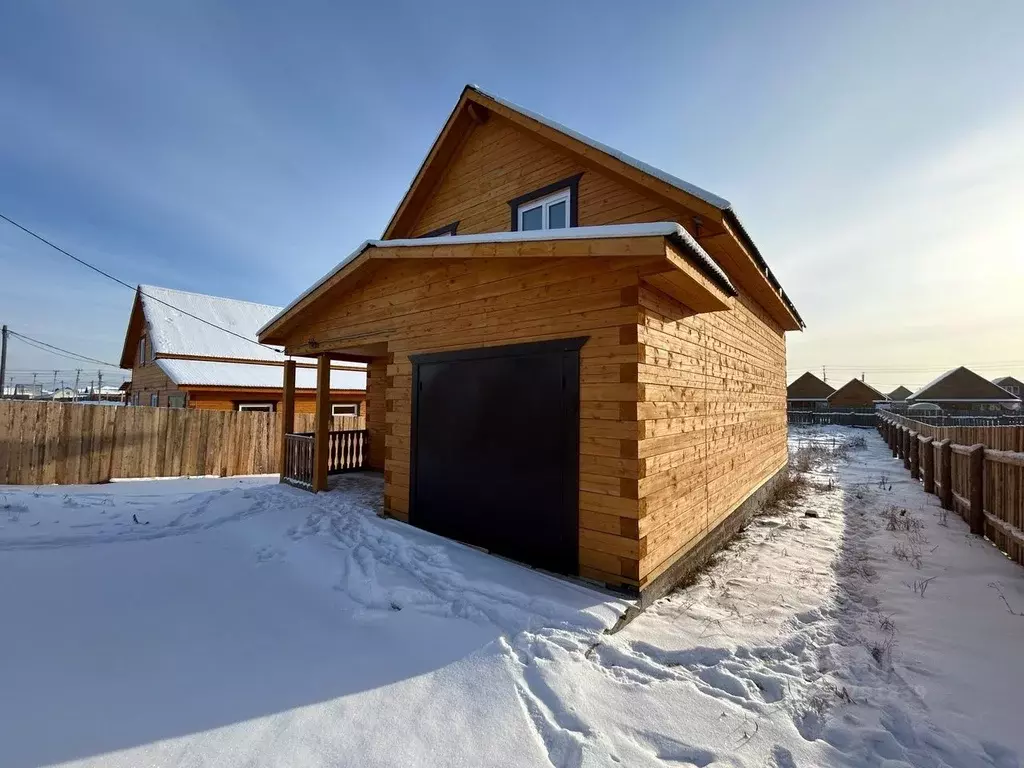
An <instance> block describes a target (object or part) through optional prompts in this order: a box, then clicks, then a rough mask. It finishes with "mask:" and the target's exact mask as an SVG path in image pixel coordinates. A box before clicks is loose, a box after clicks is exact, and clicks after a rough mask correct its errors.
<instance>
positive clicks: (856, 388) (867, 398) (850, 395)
mask: <svg viewBox="0 0 1024 768" xmlns="http://www.w3.org/2000/svg"><path fill="white" fill-rule="evenodd" d="M887 402H889V398H888V397H886V396H885V395H884V394H883V393H881V392H879V391H878V390H877V389H875V388H874V387H872V386H871V385H870V384H866V383H865V382H863V381H861V380H860V379H850V380H849V381H848V382H846V383H845V384H843V386H841V387H840V388H839V389H837V390H836V391H835V392H833V393H832V394H831V395H829V397H828V407H829V408H874V407H875V406H876V405H878V404H879V403H887Z"/></svg>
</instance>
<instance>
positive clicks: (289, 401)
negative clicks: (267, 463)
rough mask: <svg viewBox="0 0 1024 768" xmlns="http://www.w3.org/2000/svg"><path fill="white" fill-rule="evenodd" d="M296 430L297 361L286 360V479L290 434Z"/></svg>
mask: <svg viewBox="0 0 1024 768" xmlns="http://www.w3.org/2000/svg"><path fill="white" fill-rule="evenodd" d="M294 431H295V361H294V360H285V361H284V387H283V391H282V394H281V457H280V459H281V461H280V466H281V479H282V480H284V473H285V469H286V457H287V453H288V437H287V436H288V435H289V434H290V433H292V432H294Z"/></svg>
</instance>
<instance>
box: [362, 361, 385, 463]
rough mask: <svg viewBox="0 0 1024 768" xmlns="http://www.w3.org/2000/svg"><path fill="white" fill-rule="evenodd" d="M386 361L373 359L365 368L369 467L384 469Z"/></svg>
mask: <svg viewBox="0 0 1024 768" xmlns="http://www.w3.org/2000/svg"><path fill="white" fill-rule="evenodd" d="M387 376H388V359H387V358H386V357H375V358H374V359H373V360H371V361H370V362H369V363H368V364H367V366H366V412H365V413H366V429H367V431H368V432H369V433H370V453H369V465H370V467H371V468H372V469H381V470H382V469H384V442H385V439H386V434H387V419H386V418H385V414H386V410H385V407H386V403H385V400H386V398H387V386H388V382H387Z"/></svg>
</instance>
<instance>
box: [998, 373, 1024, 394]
mask: <svg viewBox="0 0 1024 768" xmlns="http://www.w3.org/2000/svg"><path fill="white" fill-rule="evenodd" d="M992 383H993V384H996V385H998V386H1000V387H1002V388H1003V389H1005V390H1006V391H1007V392H1009V393H1010V394H1011V395H1013V396H1014V397H1022V398H1024V381H1021V380H1020V379H1015V378H1014V377H1013V376H1000V377H999V378H998V379H993V380H992Z"/></svg>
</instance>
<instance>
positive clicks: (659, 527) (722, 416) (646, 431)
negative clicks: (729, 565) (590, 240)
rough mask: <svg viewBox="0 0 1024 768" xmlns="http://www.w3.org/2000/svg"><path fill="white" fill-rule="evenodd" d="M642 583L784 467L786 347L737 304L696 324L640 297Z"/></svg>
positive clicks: (657, 296) (760, 318) (656, 295)
mask: <svg viewBox="0 0 1024 768" xmlns="http://www.w3.org/2000/svg"><path fill="white" fill-rule="evenodd" d="M640 303H641V306H642V311H641V316H642V320H641V327H640V335H639V342H640V348H639V349H640V353H639V354H640V364H639V370H638V382H639V401H640V402H639V405H638V422H639V432H640V440H639V442H638V445H637V456H638V461H639V467H638V470H639V478H640V480H639V494H638V495H639V499H640V519H639V537H640V538H639V545H640V551H641V553H642V560H641V563H640V577H641V583H646V582H648V581H650V580H652V579H654V578H656V577H657V576H658V575H659V574H660V573H662V572H663V571H664V570H665V569H666V568H668V567H669V566H670V565H672V564H673V563H674V562H676V561H677V560H678V559H679V558H680V557H682V556H684V555H685V554H686V553H687V552H688V551H689V550H690V549H692V548H693V546H694V545H696V544H697V543H698V542H699V541H700V540H701V539H702V538H703V537H704V535H706V534H707V533H708V532H709V531H711V530H712V529H713V528H714V527H715V526H716V525H718V524H719V523H720V522H722V521H723V520H724V519H725V518H726V517H728V516H729V514H731V513H732V512H733V511H734V510H735V509H736V508H737V507H738V506H739V505H740V503H742V502H743V501H744V500H745V499H746V498H747V497H748V496H749V495H750V494H751V493H752V492H753V491H755V490H756V489H757V488H758V487H759V486H760V485H761V484H762V483H763V482H764V481H765V480H767V479H768V478H770V477H771V476H772V475H773V474H774V473H775V472H776V471H778V470H779V469H780V468H781V467H782V466H784V465H785V464H786V460H787V451H786V343H785V337H784V335H783V332H782V330H781V328H780V327H779V326H778V325H777V324H776V323H775V322H773V321H772V320H771V319H770V318H769V317H768V315H767V314H766V313H765V312H764V311H763V310H762V309H761V307H759V306H758V305H757V304H756V303H755V302H753V301H751V300H750V299H749V298H747V297H745V296H742V295H741V296H740V297H738V298H737V299H736V300H735V304H734V307H733V309H732V310H730V311H728V312H714V313H705V314H699V315H695V314H693V313H692V312H691V311H690V310H688V309H687V308H686V307H684V306H683V305H682V304H679V303H678V302H676V301H675V300H673V299H671V298H670V297H668V296H666V295H665V294H663V293H661V292H660V291H658V290H656V289H654V288H650V287H646V286H642V287H641V289H640Z"/></svg>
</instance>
